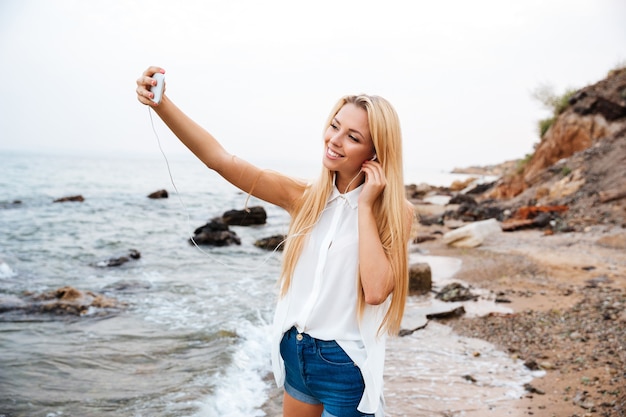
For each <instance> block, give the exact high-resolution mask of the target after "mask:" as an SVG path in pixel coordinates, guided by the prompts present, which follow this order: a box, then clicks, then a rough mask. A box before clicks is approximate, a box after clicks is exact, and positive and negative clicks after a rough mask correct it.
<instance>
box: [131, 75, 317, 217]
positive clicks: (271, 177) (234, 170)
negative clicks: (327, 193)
mask: <svg viewBox="0 0 626 417" xmlns="http://www.w3.org/2000/svg"><path fill="white" fill-rule="evenodd" d="M157 72H164V71H163V70H162V69H161V68H159V67H150V68H148V69H147V70H146V71H144V73H143V74H142V75H141V77H139V79H138V80H137V99H138V100H139V101H140V102H141V103H143V104H145V105H149V106H151V107H153V109H154V110H155V112H156V113H157V114H158V115H159V117H160V118H161V119H162V120H163V122H165V124H166V125H167V126H168V127H169V128H170V130H171V131H172V132H173V133H174V134H175V135H176V136H177V137H178V139H180V141H181V142H182V143H183V144H184V145H185V146H186V147H187V148H189V150H191V152H193V154H194V155H196V156H197V157H198V158H199V159H200V160H201V161H202V162H203V163H204V164H205V165H206V166H207V167H209V168H210V169H212V170H215V171H216V172H217V173H219V174H220V175H221V176H222V177H224V178H225V179H226V180H227V181H228V182H230V183H231V184H233V185H234V186H236V187H237V188H239V189H241V190H242V191H244V192H246V193H250V194H252V195H254V196H255V197H258V198H260V199H262V200H264V201H267V202H269V203H272V204H275V205H277V206H279V207H282V208H284V209H285V210H287V211H289V212H291V211H292V209H293V208H294V202H295V201H296V200H297V199H298V198H299V197H300V196H301V195H302V193H303V192H304V188H305V184H304V182H303V181H298V180H295V179H293V178H291V177H288V176H285V175H282V174H279V173H277V172H274V171H267V170H262V169H260V168H258V167H256V166H254V165H252V164H250V163H249V162H247V161H244V160H242V159H239V158H237V157H236V156H234V155H232V154H230V153H228V152H227V151H226V150H225V149H224V147H223V146H222V145H221V144H220V143H219V142H218V141H217V140H216V139H215V137H213V135H211V134H210V133H209V132H208V131H206V130H205V129H204V128H203V127H201V126H200V125H198V124H197V123H196V122H194V121H193V120H192V119H191V118H189V117H188V116H187V115H186V114H185V113H183V112H182V111H181V110H180V109H179V108H178V107H177V106H176V105H175V104H174V103H173V102H172V101H171V100H170V99H169V98H168V97H167V95H165V94H164V95H163V98H162V100H161V102H160V104H158V105H157V104H155V103H154V102H152V101H151V100H150V99H151V98H152V96H153V95H152V92H151V91H150V87H151V86H153V85H154V83H155V80H154V79H153V78H152V76H153V75H154V74H155V73H157Z"/></svg>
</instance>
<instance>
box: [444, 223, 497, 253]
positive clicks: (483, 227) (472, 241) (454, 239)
mask: <svg viewBox="0 0 626 417" xmlns="http://www.w3.org/2000/svg"><path fill="white" fill-rule="evenodd" d="M501 231H502V229H501V227H500V223H498V221H497V220H495V219H488V220H482V221H478V222H474V223H470V224H468V225H465V226H462V227H459V228H458V229H455V230H451V231H449V232H448V233H446V234H444V235H443V238H442V239H443V243H445V244H447V245H450V246H454V247H457V248H475V247H477V246H480V245H482V243H483V242H484V241H485V239H486V238H487V236H489V235H492V234H495V233H499V232H501Z"/></svg>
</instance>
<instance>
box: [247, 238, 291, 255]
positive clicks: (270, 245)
mask: <svg viewBox="0 0 626 417" xmlns="http://www.w3.org/2000/svg"><path fill="white" fill-rule="evenodd" d="M286 238H287V236H285V235H273V236H270V237H266V238H263V239H259V240H257V241H256V242H254V246H256V247H257V248H261V249H266V250H271V251H275V250H278V251H282V250H283V249H284V248H285V245H284V242H285V239H286Z"/></svg>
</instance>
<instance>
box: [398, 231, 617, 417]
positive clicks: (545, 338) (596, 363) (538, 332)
mask: <svg viewBox="0 0 626 417" xmlns="http://www.w3.org/2000/svg"><path fill="white" fill-rule="evenodd" d="M419 246H420V248H421V249H422V250H423V251H424V252H426V253H429V254H432V255H437V256H447V257H454V258H458V259H461V261H462V265H461V268H460V269H459V271H458V272H457V273H456V274H455V275H454V276H453V279H458V280H460V281H461V282H463V283H466V284H468V285H469V286H470V288H481V289H486V290H488V291H489V292H490V293H491V294H493V297H494V298H498V299H499V300H500V301H502V304H503V305H506V306H507V307H508V308H509V309H511V310H512V312H511V313H506V314H501V313H492V314H488V315H486V316H484V317H473V318H468V317H461V318H454V319H447V320H445V322H443V323H445V325H447V326H450V327H452V329H453V330H454V332H456V333H457V334H459V335H462V336H466V337H471V338H477V339H480V340H484V341H488V342H490V343H492V344H493V345H495V346H496V347H497V348H498V349H501V350H502V351H503V352H506V353H507V354H508V355H509V356H510V357H511V358H512V359H514V360H518V361H523V362H524V364H525V366H526V367H528V368H529V369H536V370H543V371H544V372H543V376H541V377H539V378H534V379H533V380H532V381H531V382H530V383H529V384H527V385H526V387H525V388H526V389H525V392H524V393H523V395H521V396H520V397H519V398H518V399H516V400H511V401H506V402H499V403H497V404H490V405H489V404H487V403H485V406H484V407H476V406H474V405H470V404H468V407H467V409H466V410H464V411H462V410H456V411H454V410H451V411H442V412H438V413H437V414H433V415H438V416H439V415H441V416H479V415H480V416H484V415H493V416H526V415H537V416H555V417H561V416H563V417H574V416H578V417H582V416H595V415H597V416H624V415H626V375H625V372H624V369H626V312H625V311H624V307H626V292H625V290H626V229H624V228H623V227H621V226H615V225H613V226H606V225H597V226H590V227H587V228H586V229H585V231H584V232H572V233H561V234H554V235H545V234H544V233H543V232H542V231H539V230H523V231H517V232H510V233H506V232H502V233H497V234H494V235H492V236H489V237H488V238H487V240H486V241H485V242H484V243H483V244H482V245H481V246H480V247H477V248H472V249H467V248H466V249H459V248H453V247H449V246H447V245H445V244H443V243H442V242H441V241H440V240H432V241H428V242H424V243H421V244H420V245H419ZM394 343H397V342H394V341H392V342H391V343H390V347H389V349H388V351H389V352H390V354H389V355H388V361H387V366H388V367H395V368H397V367H400V368H402V367H410V366H411V364H410V363H404V364H403V363H394V355H393V349H394ZM469 383H471V381H470V382H469ZM410 385H411V380H410V378H409V379H404V380H402V381H398V382H396V381H387V382H386V390H387V392H388V393H389V394H388V395H387V397H390V396H391V397H393V401H391V402H389V401H388V403H389V404H388V415H390V416H414V415H425V414H423V413H418V412H416V411H414V410H417V409H419V408H420V404H419V401H420V400H421V401H423V400H424V399H423V398H422V399H420V398H419V396H417V397H415V399H412V397H411V395H409V394H410V393H411V388H410ZM396 393H402V394H403V395H395V394H396ZM448 395H449V393H448ZM442 396H443V397H445V395H442ZM412 410H413V411H412Z"/></svg>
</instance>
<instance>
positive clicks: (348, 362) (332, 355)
mask: <svg viewBox="0 0 626 417" xmlns="http://www.w3.org/2000/svg"><path fill="white" fill-rule="evenodd" d="M317 355H318V356H319V357H320V359H322V360H323V361H324V362H326V363H328V364H330V365H336V366H354V362H353V361H352V359H350V356H348V354H347V353H346V352H345V351H344V350H343V349H342V348H341V346H339V345H338V344H337V343H333V344H324V345H323V346H318V347H317Z"/></svg>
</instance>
